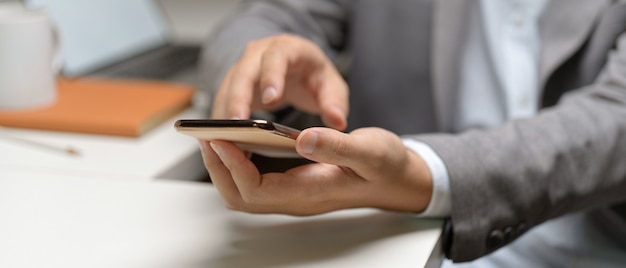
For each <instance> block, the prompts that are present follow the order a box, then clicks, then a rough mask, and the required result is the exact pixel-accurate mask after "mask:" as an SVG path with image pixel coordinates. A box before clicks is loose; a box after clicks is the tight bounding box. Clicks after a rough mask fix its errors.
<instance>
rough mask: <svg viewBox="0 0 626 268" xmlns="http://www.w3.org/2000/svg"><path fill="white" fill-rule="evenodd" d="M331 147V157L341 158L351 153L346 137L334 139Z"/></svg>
mask: <svg viewBox="0 0 626 268" xmlns="http://www.w3.org/2000/svg"><path fill="white" fill-rule="evenodd" d="M329 148H330V149H329V150H330V156H331V157H335V158H341V157H346V156H349V155H350V149H349V146H348V144H347V142H346V141H345V140H344V139H334V140H333V141H331V143H330V147H329Z"/></svg>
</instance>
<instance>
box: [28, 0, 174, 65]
mask: <svg viewBox="0 0 626 268" xmlns="http://www.w3.org/2000/svg"><path fill="white" fill-rule="evenodd" d="M25 4H26V5H27V6H28V7H32V8H43V9H45V10H46V11H47V12H48V13H49V14H50V16H51V17H52V19H53V21H54V23H55V24H56V26H57V28H58V30H59V34H60V39H61V47H62V53H63V60H64V64H63V73H64V74H65V75H68V76H75V75H81V74H85V73H88V72H90V71H93V70H95V69H98V68H101V67H103V66H106V65H109V64H112V63H115V62H117V61H120V60H123V59H126V58H128V57H130V56H133V55H136V54H138V53H141V52H144V51H147V50H149V49H152V48H155V47H157V46H160V45H163V44H165V42H167V22H166V20H165V18H163V15H162V14H161V11H160V10H159V7H158V6H157V4H156V3H155V2H154V0H26V1H25Z"/></svg>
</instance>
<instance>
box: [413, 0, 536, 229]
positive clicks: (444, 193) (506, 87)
mask: <svg viewBox="0 0 626 268" xmlns="http://www.w3.org/2000/svg"><path fill="white" fill-rule="evenodd" d="M547 2H548V0H476V1H472V3H473V4H474V5H473V6H472V10H471V16H470V21H469V22H468V23H469V24H468V31H469V32H468V34H467V40H466V45H465V46H464V47H463V51H462V54H461V55H462V59H461V68H462V69H461V72H460V77H459V80H460V83H459V85H460V87H459V91H458V92H459V94H458V100H457V103H458V109H457V114H456V115H455V121H454V122H455V125H454V129H455V130H456V131H463V130H467V129H470V128H493V127H497V126H500V125H502V124H503V123H504V122H505V121H506V120H510V119H516V118H523V117H530V116H533V115H535V114H536V112H537V109H538V106H537V103H538V96H537V95H538V88H537V87H538V85H537V83H538V82H537V76H538V61H539V52H540V49H541V48H540V44H541V43H540V41H541V39H540V36H539V30H538V21H539V18H540V16H541V13H542V12H543V10H544V8H545V6H546V4H547ZM404 144H405V146H407V147H408V148H410V149H412V150H414V151H415V152H416V153H418V154H419V155H420V156H421V157H422V158H424V161H425V162H426V164H427V165H428V167H429V169H430V172H431V174H432V177H433V195H432V198H431V200H430V203H429V205H428V207H427V208H426V210H425V211H424V212H422V213H420V214H419V216H424V217H444V216H448V215H450V211H451V203H452V201H451V197H450V182H449V176H448V173H447V169H446V166H445V163H444V162H443V161H442V159H441V158H440V157H439V156H438V155H437V154H436V153H435V152H434V151H433V150H432V148H430V147H429V146H428V145H426V144H424V143H422V142H419V141H415V140H410V139H404Z"/></svg>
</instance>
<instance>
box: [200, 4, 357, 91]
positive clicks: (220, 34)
mask: <svg viewBox="0 0 626 268" xmlns="http://www.w3.org/2000/svg"><path fill="white" fill-rule="evenodd" d="M348 3H349V1H342V0H334V1H333V0H316V1H309V0H269V1H258V0H256V1H243V2H242V4H241V6H240V8H239V10H238V12H237V13H236V14H234V15H233V16H232V17H230V19H228V20H227V21H225V22H224V23H222V24H221V26H220V27H218V29H217V30H216V31H215V32H214V33H213V34H212V35H211V37H210V38H209V39H208V40H207V42H206V43H205V45H204V47H203V53H202V60H201V66H200V73H199V74H200V77H199V84H200V88H202V89H203V90H208V92H209V93H210V94H211V95H212V94H214V93H215V91H216V90H217V89H218V87H219V85H220V83H221V82H222V79H223V77H224V76H225V75H226V73H227V72H228V70H229V69H230V67H231V66H232V65H233V64H234V63H235V62H236V61H237V60H238V59H239V57H240V55H241V54H242V52H243V51H244V49H245V47H246V45H247V43H248V42H250V41H253V40H256V39H261V38H264V37H268V36H272V35H278V34H283V33H290V34H295V35H299V36H302V37H304V38H307V39H309V40H311V41H313V42H315V43H316V44H317V45H319V46H320V47H321V48H322V49H323V50H324V51H325V52H326V54H327V55H328V56H329V57H331V58H332V57H333V56H334V55H335V54H337V51H338V50H339V49H341V48H342V47H343V46H344V43H345V29H346V26H345V24H346V21H347V19H346V17H347V16H348V14H349V4H348Z"/></svg>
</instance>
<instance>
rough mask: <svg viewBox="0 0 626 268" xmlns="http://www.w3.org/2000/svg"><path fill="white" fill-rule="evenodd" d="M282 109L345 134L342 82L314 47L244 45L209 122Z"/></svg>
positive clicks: (277, 39)
mask: <svg viewBox="0 0 626 268" xmlns="http://www.w3.org/2000/svg"><path fill="white" fill-rule="evenodd" d="M285 105H292V106H293V107H295V108H297V109H300V110H302V111H305V112H308V113H312V114H319V115H320V116H321V118H322V121H323V122H324V124H325V125H326V126H329V127H332V128H335V129H339V130H343V129H345V128H346V125H347V122H346V120H347V119H346V116H347V114H348V87H347V85H346V83H345V81H344V80H343V78H342V77H341V75H340V74H339V72H338V71H337V70H336V68H335V67H334V65H333V64H332V62H331V61H330V60H329V59H328V58H327V57H326V56H325V55H324V53H323V52H322V50H321V49H320V48H319V47H317V46H316V45H315V44H313V43H312V42H310V41H308V40H306V39H303V38H300V37H297V36H292V35H280V36H274V37H269V38H265V39H261V40H258V41H253V42H251V43H249V44H248V46H247V48H246V50H245V52H244V54H243V55H242V57H241V58H240V59H239V61H238V62H237V63H236V64H235V65H234V66H233V67H232V68H231V69H230V71H229V72H228V74H227V75H226V77H225V79H224V81H223V82H222V84H221V85H220V88H219V90H218V92H217V94H216V96H215V100H214V101H213V111H212V118H216V119H246V118H249V117H250V113H251V112H254V111H257V110H263V111H272V110H275V109H278V108H280V107H283V106H285Z"/></svg>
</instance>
